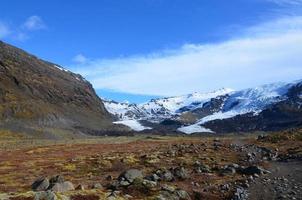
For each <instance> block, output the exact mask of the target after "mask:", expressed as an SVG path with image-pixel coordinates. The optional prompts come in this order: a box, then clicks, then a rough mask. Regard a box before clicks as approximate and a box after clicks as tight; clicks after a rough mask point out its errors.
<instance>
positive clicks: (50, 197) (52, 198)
mask: <svg viewBox="0 0 302 200" xmlns="http://www.w3.org/2000/svg"><path fill="white" fill-rule="evenodd" d="M34 200H57V196H56V195H55V193H53V192H52V191H50V190H48V191H42V192H37V193H35V196H34Z"/></svg>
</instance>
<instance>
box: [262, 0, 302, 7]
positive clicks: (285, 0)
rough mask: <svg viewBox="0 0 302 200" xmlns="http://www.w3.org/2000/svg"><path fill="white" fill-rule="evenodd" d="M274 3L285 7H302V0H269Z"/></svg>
mask: <svg viewBox="0 0 302 200" xmlns="http://www.w3.org/2000/svg"><path fill="white" fill-rule="evenodd" d="M267 1H269V2H272V3H276V4H278V5H281V6H284V5H294V6H297V5H302V0H267Z"/></svg>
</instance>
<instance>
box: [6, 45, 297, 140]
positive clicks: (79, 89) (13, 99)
mask: <svg viewBox="0 0 302 200" xmlns="http://www.w3.org/2000/svg"><path fill="white" fill-rule="evenodd" d="M298 126H302V81H301V80H300V81H294V82H291V83H273V84H268V85H263V86H259V87H256V88H249V89H245V90H240V91H234V90H231V89H226V88H223V89H220V90H217V91H214V92H210V93H198V92H196V93H193V94H188V95H183V96H177V97H168V98H159V99H152V100H150V101H149V102H146V103H142V104H128V103H119V102H115V101H110V100H105V99H103V100H102V99H100V98H99V97H98V96H97V95H96V93H95V91H94V89H93V87H92V85H91V84H90V83H89V82H88V81H87V80H85V79H84V78H83V77H82V76H81V75H79V74H75V73H73V72H71V71H68V70H66V69H64V68H63V67H61V66H59V65H57V64H54V63H51V62H47V61H44V60H41V59H39V58H37V57H36V56H34V55H31V54H29V53H27V52H25V51H23V50H21V49H18V48H16V47H13V46H11V45H9V44H6V43H4V42H1V41H0V130H1V129H5V130H12V131H16V132H22V133H27V134H30V135H31V136H34V137H43V138H45V137H46V138H62V137H63V138H64V137H65V136H68V137H72V138H73V137H77V136H82V135H85V134H90V135H112V134H115V135H116V134H118V135H121V134H133V133H134V131H139V132H142V133H148V134H166V133H169V134H180V133H186V134H193V133H203V132H208V133H230V132H249V131H271V130H280V129H286V128H292V127H298ZM131 129H132V130H131ZM133 130H134V131H133Z"/></svg>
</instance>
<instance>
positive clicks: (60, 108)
mask: <svg viewBox="0 0 302 200" xmlns="http://www.w3.org/2000/svg"><path fill="white" fill-rule="evenodd" d="M0 77H1V78H0V126H1V127H3V128H8V129H17V131H18V130H22V132H26V131H27V130H28V129H30V130H32V131H33V130H37V129H40V130H41V129H42V130H46V129H47V128H55V129H69V130H71V132H72V131H73V132H89V131H99V133H103V132H105V131H106V130H109V129H111V130H114V128H112V126H113V125H112V123H111V121H112V119H111V118H112V116H111V115H110V114H109V113H108V112H107V110H106V109H105V107H104V105H103V103H102V101H101V99H100V98H99V97H98V96H97V95H96V93H95V91H94V89H93V87H92V85H91V84H90V83H89V82H88V81H86V80H85V79H84V78H83V77H82V76H81V75H79V74H75V73H72V72H70V71H68V70H65V69H64V68H62V67H60V66H59V65H56V64H53V63H50V62H47V61H43V60H41V59H39V58H37V57H35V56H33V55H31V54H28V53H27V52H25V51H23V50H21V49H18V48H16V47H13V46H11V45H8V44H5V43H4V42H0ZM27 132H31V131H27Z"/></svg>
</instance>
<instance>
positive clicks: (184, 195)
mask: <svg viewBox="0 0 302 200" xmlns="http://www.w3.org/2000/svg"><path fill="white" fill-rule="evenodd" d="M174 193H175V194H176V195H177V196H178V197H179V199H187V200H189V199H191V198H190V196H189V194H188V193H187V192H186V191H184V190H175V192H174Z"/></svg>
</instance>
